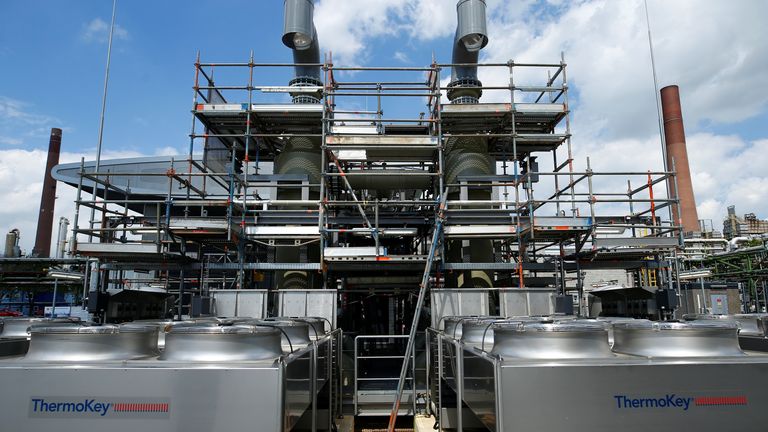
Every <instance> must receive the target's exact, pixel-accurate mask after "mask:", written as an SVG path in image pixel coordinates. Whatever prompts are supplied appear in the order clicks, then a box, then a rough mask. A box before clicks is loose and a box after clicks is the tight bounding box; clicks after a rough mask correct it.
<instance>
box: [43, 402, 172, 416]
mask: <svg viewBox="0 0 768 432" xmlns="http://www.w3.org/2000/svg"><path fill="white" fill-rule="evenodd" d="M29 416H30V417H57V418H104V417H108V418H168V417H169V416H170V403H169V400H168V399H158V398H151V399H145V398H141V399H136V398H129V399H126V398H90V397H80V398H78V397H32V398H31V399H30V401H29Z"/></svg>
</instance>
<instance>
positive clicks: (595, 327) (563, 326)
mask: <svg viewBox="0 0 768 432" xmlns="http://www.w3.org/2000/svg"><path fill="white" fill-rule="evenodd" d="M493 328H494V329H497V328H499V329H505V330H515V331H518V332H606V331H607V330H608V326H607V325H606V324H603V323H598V322H574V321H565V322H554V323H540V322H524V321H520V322H514V320H511V321H509V322H500V323H496V324H494V325H493Z"/></svg>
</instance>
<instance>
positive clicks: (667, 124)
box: [661, 85, 701, 232]
mask: <svg viewBox="0 0 768 432" xmlns="http://www.w3.org/2000/svg"><path fill="white" fill-rule="evenodd" d="M661 111H662V113H663V116H664V138H666V142H667V167H668V169H669V170H672V161H673V160H674V162H675V170H676V171H677V181H676V182H674V181H673V182H670V186H669V190H670V193H671V194H672V196H673V197H677V199H679V200H680V206H679V212H678V206H672V218H673V219H674V222H675V223H676V224H680V225H682V227H683V231H684V232H699V231H701V228H700V227H699V215H698V213H697V212H696V198H695V197H694V196H693V183H692V182H691V169H690V167H689V166H688V150H687V149H686V144H685V129H684V128H683V111H682V108H681V106H680V89H679V88H678V87H677V86H676V85H671V86H667V87H664V88H663V89H661ZM675 183H677V184H675ZM680 213H682V214H680Z"/></svg>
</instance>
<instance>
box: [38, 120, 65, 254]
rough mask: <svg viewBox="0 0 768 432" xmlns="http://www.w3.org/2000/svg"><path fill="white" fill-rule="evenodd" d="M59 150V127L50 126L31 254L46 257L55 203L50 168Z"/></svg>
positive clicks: (55, 163) (54, 189)
mask: <svg viewBox="0 0 768 432" xmlns="http://www.w3.org/2000/svg"><path fill="white" fill-rule="evenodd" d="M59 151H61V129H59V128H51V139H50V141H49V143H48V161H47V162H46V164H45V177H43V192H42V194H40V215H39V216H38V218H37V235H36V236H35V247H34V248H32V256H37V257H43V258H48V257H49V256H51V236H52V235H53V208H54V205H55V204H56V180H54V178H53V176H51V170H53V167H54V166H56V165H57V164H58V163H59Z"/></svg>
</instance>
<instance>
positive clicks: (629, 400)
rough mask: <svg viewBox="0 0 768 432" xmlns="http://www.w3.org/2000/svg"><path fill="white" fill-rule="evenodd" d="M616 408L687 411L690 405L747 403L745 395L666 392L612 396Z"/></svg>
mask: <svg viewBox="0 0 768 432" xmlns="http://www.w3.org/2000/svg"><path fill="white" fill-rule="evenodd" d="M613 399H614V401H615V402H616V408H618V409H647V408H651V409H653V408H661V409H680V410H683V411H688V409H690V408H692V407H712V406H740V405H747V397H746V396H700V397H689V396H678V395H676V394H674V393H668V394H666V395H664V396H660V397H633V396H627V395H615V396H613Z"/></svg>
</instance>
